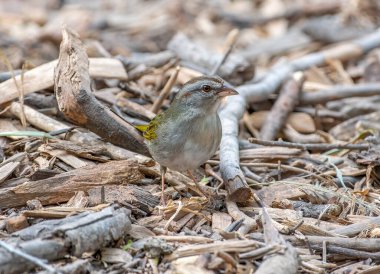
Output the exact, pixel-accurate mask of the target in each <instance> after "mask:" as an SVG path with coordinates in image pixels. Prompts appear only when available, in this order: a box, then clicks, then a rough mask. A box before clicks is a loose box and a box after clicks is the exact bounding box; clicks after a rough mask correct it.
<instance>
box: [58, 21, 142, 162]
mask: <svg viewBox="0 0 380 274" xmlns="http://www.w3.org/2000/svg"><path fill="white" fill-rule="evenodd" d="M62 37H63V38H62V43H61V47H60V52H59V59H58V64H57V66H56V68H55V71H54V90H55V94H56V97H57V101H58V107H59V109H60V111H61V112H62V113H63V114H64V115H65V116H66V118H68V119H70V120H71V121H74V122H75V123H76V124H79V125H82V126H85V127H86V128H88V129H90V130H91V131H93V132H95V133H96V134H98V135H99V136H101V137H103V138H104V139H106V140H107V141H109V142H111V143H113V144H115V145H118V146H121V147H123V148H126V149H129V150H131V151H134V152H137V153H140V154H143V155H147V156H149V152H148V149H147V147H146V146H145V144H144V141H143V138H142V136H140V134H139V133H138V132H137V130H136V129H135V128H134V127H133V126H132V125H130V124H128V123H127V122H125V121H124V120H122V119H121V118H120V117H118V116H117V115H116V114H114V113H113V112H111V111H110V110H109V109H107V108H106V107H105V106H103V105H101V104H100V103H99V102H98V101H97V100H96V99H95V96H94V94H93V93H92V92H91V80H90V74H89V61H88V57H87V54H86V51H85V49H84V47H83V45H82V42H81V41H80V39H79V37H78V36H77V35H75V34H74V33H72V32H71V31H69V30H67V29H65V28H64V29H63V30H62Z"/></svg>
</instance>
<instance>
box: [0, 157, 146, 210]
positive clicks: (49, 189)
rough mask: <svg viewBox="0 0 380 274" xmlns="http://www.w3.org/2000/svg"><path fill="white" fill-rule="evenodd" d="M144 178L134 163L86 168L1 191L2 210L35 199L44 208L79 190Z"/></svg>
mask: <svg viewBox="0 0 380 274" xmlns="http://www.w3.org/2000/svg"><path fill="white" fill-rule="evenodd" d="M143 177H144V176H143V175H142V173H141V172H140V171H139V164H138V163H137V162H136V161H134V160H124V161H112V162H109V163H104V164H98V165H96V166H86V167H83V168H78V169H75V170H72V171H69V172H65V173H61V174H58V175H56V176H54V177H50V178H48V179H44V180H40V181H28V182H25V183H23V184H21V185H18V186H16V187H12V188H6V189H0V208H1V209H4V208H10V207H17V206H22V205H24V204H25V203H26V202H27V201H28V200H32V199H38V200H40V201H41V203H42V204H43V205H46V204H55V203H61V202H67V201H68V200H69V199H70V198H71V197H72V196H73V195H74V194H75V192H76V191H80V190H83V191H86V190H88V189H91V188H94V187H96V186H102V185H107V184H123V183H132V184H133V183H135V182H137V181H139V180H140V179H142V178H143Z"/></svg>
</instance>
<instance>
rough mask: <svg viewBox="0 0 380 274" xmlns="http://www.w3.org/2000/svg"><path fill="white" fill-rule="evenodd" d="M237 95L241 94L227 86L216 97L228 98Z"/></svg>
mask: <svg viewBox="0 0 380 274" xmlns="http://www.w3.org/2000/svg"><path fill="white" fill-rule="evenodd" d="M237 94H239V93H238V92H237V91H236V90H234V89H233V88H230V87H227V86H223V87H222V88H221V89H219V90H218V91H217V93H216V95H218V96H219V97H226V96H231V95H237Z"/></svg>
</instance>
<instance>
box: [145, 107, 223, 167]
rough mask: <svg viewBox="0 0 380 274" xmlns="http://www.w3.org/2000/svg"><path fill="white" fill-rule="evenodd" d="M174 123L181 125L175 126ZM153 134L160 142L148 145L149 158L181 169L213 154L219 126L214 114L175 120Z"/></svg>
mask: <svg viewBox="0 0 380 274" xmlns="http://www.w3.org/2000/svg"><path fill="white" fill-rule="evenodd" d="M187 118H188V117H187ZM174 124H176V125H178V124H180V125H181V126H180V128H179V127H175V126H174ZM157 134H158V135H159V138H157V139H159V140H160V141H157V140H155V141H153V142H151V143H150V144H148V147H149V149H150V151H151V154H152V156H153V158H154V159H155V160H156V161H157V162H158V163H160V164H161V165H163V166H166V167H168V168H169V169H172V170H176V171H185V170H192V169H196V168H198V167H199V166H200V165H201V164H203V163H204V162H206V161H207V160H209V159H210V158H211V157H212V156H213V155H214V154H215V152H216V150H217V149H218V146H219V144H220V139H221V136H222V127H221V123H220V119H219V116H218V115H217V114H216V113H215V114H213V115H207V116H203V117H196V118H193V119H191V120H189V119H183V121H181V123H178V121H177V122H176V123H173V124H172V125H167V127H166V128H165V129H163V130H162V131H161V130H159V131H157ZM162 140H164V141H162Z"/></svg>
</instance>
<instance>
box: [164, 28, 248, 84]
mask: <svg viewBox="0 0 380 274" xmlns="http://www.w3.org/2000/svg"><path fill="white" fill-rule="evenodd" d="M168 49H169V50H171V51H173V52H175V53H176V54H177V56H178V57H179V58H180V59H181V61H185V62H189V63H192V64H195V65H197V66H199V67H201V68H202V70H203V71H202V72H204V73H205V74H208V73H209V72H210V71H212V69H213V67H214V66H215V65H216V64H217V63H218V62H219V61H220V60H221V59H222V58H223V56H222V55H221V54H211V53H209V52H208V51H207V50H206V49H204V48H203V47H201V46H200V45H197V44H195V43H194V42H192V41H191V40H190V39H189V38H188V37H187V36H186V35H184V34H183V33H178V34H177V35H175V36H174V37H173V38H172V40H170V42H169V44H168ZM218 71H219V75H220V76H221V77H222V78H224V79H226V80H227V81H229V82H231V83H233V84H235V85H238V84H242V83H244V82H245V81H247V80H250V79H252V78H253V76H254V72H255V70H254V67H253V65H252V64H250V63H248V62H247V61H246V60H245V59H244V58H243V57H241V56H240V55H237V54H231V55H230V56H229V57H228V59H227V60H226V62H225V63H224V64H223V65H222V66H221V67H220V69H219V70H218Z"/></svg>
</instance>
